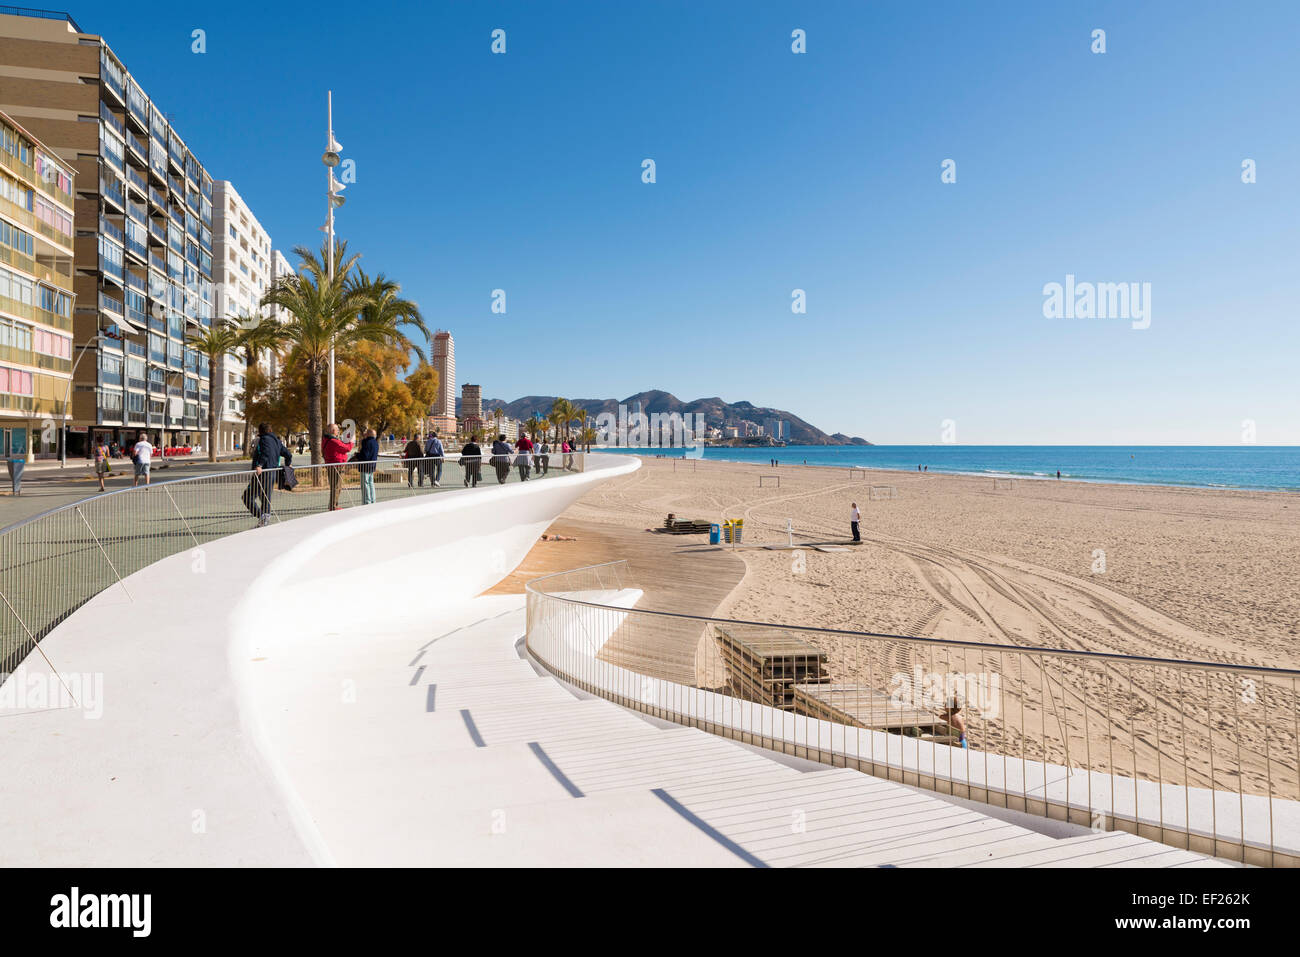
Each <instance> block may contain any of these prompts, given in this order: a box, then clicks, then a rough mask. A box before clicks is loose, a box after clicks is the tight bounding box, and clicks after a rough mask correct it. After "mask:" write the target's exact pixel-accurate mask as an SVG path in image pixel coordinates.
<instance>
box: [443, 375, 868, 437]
mask: <svg viewBox="0 0 1300 957" xmlns="http://www.w3.org/2000/svg"><path fill="white" fill-rule="evenodd" d="M555 398H556V397H555V396H553V395H526V396H524V397H523V398H521V399H515V400H514V401H513V402H507V401H505V400H504V399H484V400H483V411H484V414H485V415H491V413H492V410H494V409H498V408H499V409H501V410H502V411H503V412H504V413H505V414H506V415H508V416H509V417H510V418H512V419H521V420H526V419H528V418H529V417H530V416H532V415H534V414H536V415H541V416H544V415H546V414H547V413H548V412H550V411H551V404H552V403H553V402H554V401H555ZM570 401H571V402H572V403H573V404H574V405H576V406H578V407H579V408H582V409H586V410H587V415H589V416H591V417H593V418H594V417H596V416H598V415H600V414H601V413H605V412H608V413H610V414H612V415H617V414H618V407H619V405H620V404H621V405H623V406H626V407H627V409H628V412H629V413H631V412H632V411H634V410H635V409H636V405H637V403H638V402H640V403H641V411H642V412H644V413H645V414H646V415H650V414H652V413H655V412H658V413H660V414H664V413H670V412H676V413H678V414H679V415H683V416H685V415H695V414H696V413H699V414H701V415H703V416H704V422H705V425H707V426H709V427H710V428H712V427H717V428H721V427H722V426H723V425H727V424H732V425H735V424H737V423H739V422H740V421H742V420H743V419H748V420H749V421H751V422H756V423H758V424H759V425H762V424H763V420H764V419H784V420H785V421H786V422H789V423H790V444H791V445H870V444H871V443H870V442H868V441H867V440H866V439H863V438H859V437H857V436H849V435H844V434H843V433H841V432H835V433H833V434H828V433H826V432H823V431H822V430H821V429H819V428H817V427H816V426H814V425H810V424H809V423H808V422H805V421H804V420H803V419H801V418H799V416H797V415H795V414H794V413H792V412H787V411H785V410H784V409H773V408H769V407H767V406H758V405H754V404H753V403H750V402H724V401H723V400H722V399H720V398H718V397H717V396H713V397H712V398H708V399H696V400H694V401H693V402H683V401H682V400H681V399H679V398H677V396H675V395H673V394H672V393H671V392H664V391H662V390H658V389H654V390H651V391H649V392H638V393H637V394H636V395H630V396H628V397H627V398H626V399H571V400H570ZM456 414H457V415H460V414H461V406H460V398H459V397H458V398H457V399H456Z"/></svg>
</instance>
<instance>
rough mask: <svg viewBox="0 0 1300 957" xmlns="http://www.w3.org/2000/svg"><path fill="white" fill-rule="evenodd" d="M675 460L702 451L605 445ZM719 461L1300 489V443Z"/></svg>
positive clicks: (890, 452) (839, 448) (862, 452)
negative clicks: (1298, 444)
mask: <svg viewBox="0 0 1300 957" xmlns="http://www.w3.org/2000/svg"><path fill="white" fill-rule="evenodd" d="M593 451H601V452H623V453H632V454H636V455H642V456H655V455H663V456H668V457H672V458H682V457H700V455H699V450H690V449H685V450H684V449H628V448H601V449H599V450H597V449H594V448H593ZM703 458H705V459H707V460H709V461H718V462H748V463H758V464H760V465H761V464H765V463H766V462H768V461H769V460H771V459H776V460H777V461H778V462H780V463H781V464H782V465H805V464H806V465H830V466H837V467H839V468H861V469H890V470H901V471H905V472H915V471H916V470H917V467H918V466H920V467H921V468H922V469H928V470H929V471H931V472H942V473H947V474H952V475H982V476H989V477H999V476H1004V477H1008V478H1018V479H1033V480H1043V481H1048V480H1051V481H1055V480H1056V473H1057V471H1058V470H1059V471H1060V473H1061V478H1062V479H1069V480H1070V481H1073V482H1103V483H1120V484H1129V485H1171V486H1186V487H1189V488H1229V489H1255V490H1264V491H1275V492H1298V491H1300V446H1262V445H1232V446H1206V445H1131V446H1120V445H869V446H861V445H787V446H783V447H781V446H778V447H774V448H768V447H758V448H730V447H725V448H724V447H709V448H706V449H704V450H703Z"/></svg>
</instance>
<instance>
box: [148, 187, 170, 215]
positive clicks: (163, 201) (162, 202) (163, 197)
mask: <svg viewBox="0 0 1300 957" xmlns="http://www.w3.org/2000/svg"><path fill="white" fill-rule="evenodd" d="M149 202H150V203H151V204H152V205H154V206H157V207H158V208H159V209H161V210H166V209H167V194H166V193H164V192H163V191H162V190H160V189H159V188H158V187H156V186H154V185H153V183H150V184H149Z"/></svg>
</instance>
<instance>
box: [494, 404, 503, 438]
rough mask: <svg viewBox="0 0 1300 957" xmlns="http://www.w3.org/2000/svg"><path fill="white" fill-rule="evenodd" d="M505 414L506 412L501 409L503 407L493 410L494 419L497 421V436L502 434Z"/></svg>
mask: <svg viewBox="0 0 1300 957" xmlns="http://www.w3.org/2000/svg"><path fill="white" fill-rule="evenodd" d="M505 414H506V410H505V409H503V408H501V406H497V407H496V408H495V409H493V410H492V418H494V419H496V421H497V435H500V434H501V419H502V417H503V416H504V415H505Z"/></svg>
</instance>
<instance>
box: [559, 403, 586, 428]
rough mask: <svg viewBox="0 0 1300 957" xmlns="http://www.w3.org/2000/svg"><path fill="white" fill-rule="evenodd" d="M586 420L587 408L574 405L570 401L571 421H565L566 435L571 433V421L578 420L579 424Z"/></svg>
mask: <svg viewBox="0 0 1300 957" xmlns="http://www.w3.org/2000/svg"><path fill="white" fill-rule="evenodd" d="M586 421H587V410H586V409H584V408H582V406H579V405H574V404H573V403H572V402H570V403H569V421H568V422H566V423H564V434H565V435H568V434H569V423H572V422H576V423H578V425H582V424H583V423H584V422H586Z"/></svg>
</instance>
